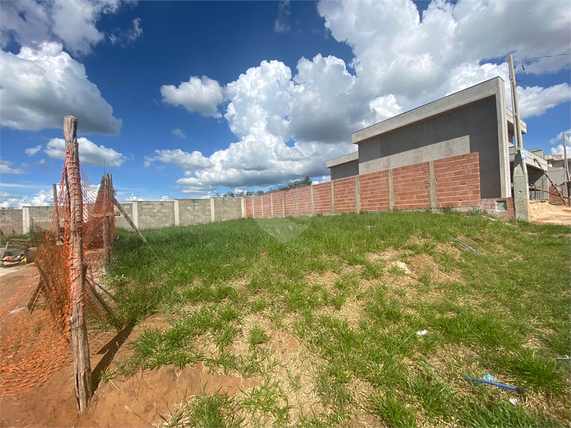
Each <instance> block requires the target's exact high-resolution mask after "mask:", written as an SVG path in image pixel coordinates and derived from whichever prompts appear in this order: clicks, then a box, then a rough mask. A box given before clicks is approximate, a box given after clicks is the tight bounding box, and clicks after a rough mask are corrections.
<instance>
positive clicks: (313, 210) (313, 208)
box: [310, 185, 315, 215]
mask: <svg viewBox="0 0 571 428" xmlns="http://www.w3.org/2000/svg"><path fill="white" fill-rule="evenodd" d="M310 188H311V215H313V214H315V207H314V206H313V185H311V186H310Z"/></svg>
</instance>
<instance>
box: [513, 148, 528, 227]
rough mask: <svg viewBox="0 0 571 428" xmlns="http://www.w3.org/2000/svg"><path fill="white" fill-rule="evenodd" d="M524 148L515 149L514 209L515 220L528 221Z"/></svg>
mask: <svg viewBox="0 0 571 428" xmlns="http://www.w3.org/2000/svg"><path fill="white" fill-rule="evenodd" d="M524 152H525V149H516V152H515V157H514V171H513V174H514V175H513V177H514V178H513V184H514V189H513V198H514V211H515V218H516V219H517V220H524V221H529V187H528V178H527V165H526V163H525V154H524Z"/></svg>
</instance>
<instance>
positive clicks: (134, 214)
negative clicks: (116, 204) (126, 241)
mask: <svg viewBox="0 0 571 428" xmlns="http://www.w3.org/2000/svg"><path fill="white" fill-rule="evenodd" d="M131 211H132V212H131V214H132V217H133V224H134V225H135V226H137V227H139V202H137V201H133V203H132V204H131Z"/></svg>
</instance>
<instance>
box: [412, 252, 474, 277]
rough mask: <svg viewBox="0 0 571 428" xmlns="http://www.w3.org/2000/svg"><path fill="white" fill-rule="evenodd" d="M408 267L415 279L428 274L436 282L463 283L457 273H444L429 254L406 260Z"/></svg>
mask: <svg viewBox="0 0 571 428" xmlns="http://www.w3.org/2000/svg"><path fill="white" fill-rule="evenodd" d="M408 265H409V266H410V269H411V270H412V271H413V272H414V274H415V275H416V277H417V278H420V277H422V276H423V275H424V274H429V275H430V276H431V278H432V279H433V280H435V281H437V282H463V278H462V274H461V273H460V272H459V271H450V272H446V271H444V270H443V269H442V267H441V265H440V263H437V262H435V261H434V259H433V258H432V256H430V255H429V254H417V255H415V256H412V257H410V258H409V259H408Z"/></svg>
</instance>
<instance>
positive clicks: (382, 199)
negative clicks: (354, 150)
mask: <svg viewBox="0 0 571 428" xmlns="http://www.w3.org/2000/svg"><path fill="white" fill-rule="evenodd" d="M359 183H360V187H361V210H362V211H388V210H390V209H391V202H390V190H389V171H379V172H373V173H372V174H365V175H361V176H359Z"/></svg>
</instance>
